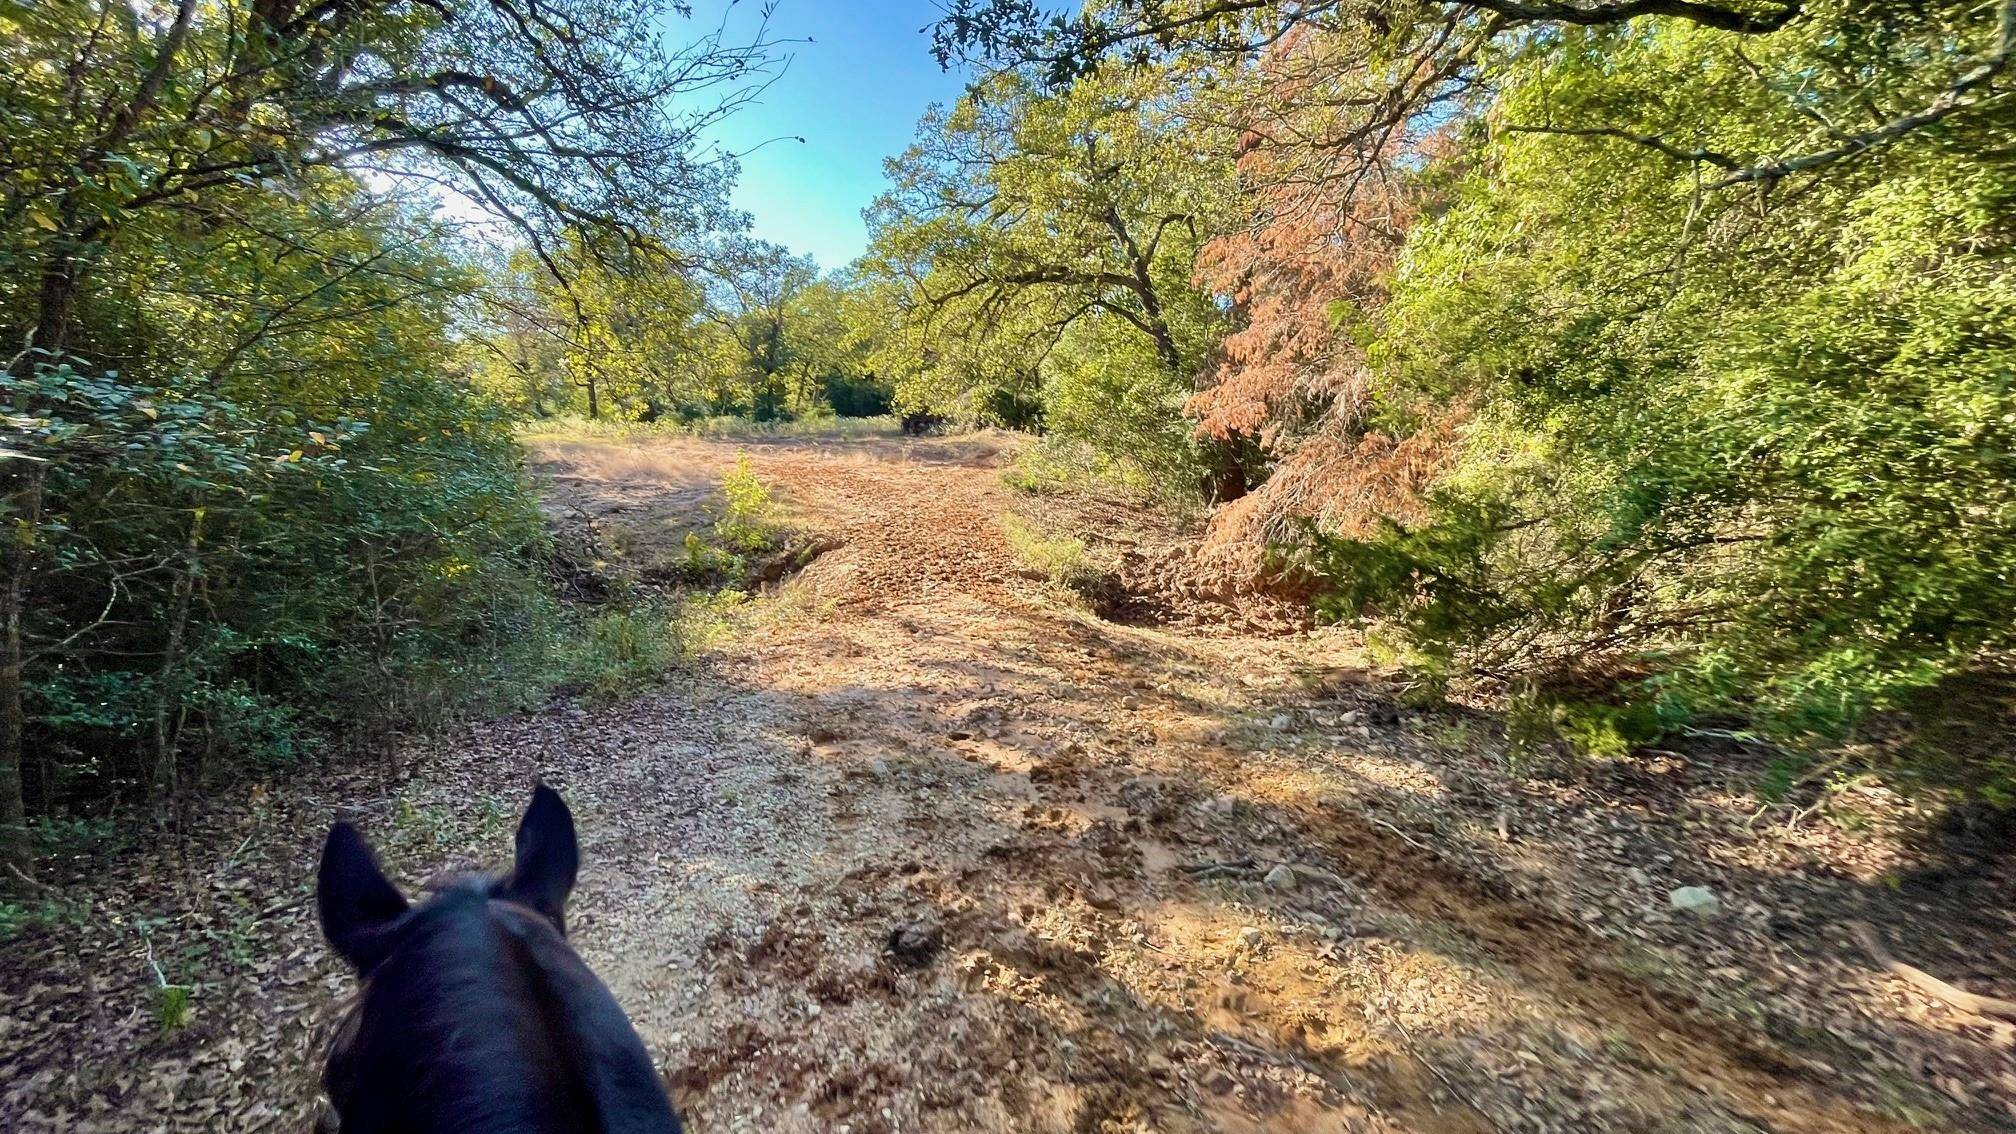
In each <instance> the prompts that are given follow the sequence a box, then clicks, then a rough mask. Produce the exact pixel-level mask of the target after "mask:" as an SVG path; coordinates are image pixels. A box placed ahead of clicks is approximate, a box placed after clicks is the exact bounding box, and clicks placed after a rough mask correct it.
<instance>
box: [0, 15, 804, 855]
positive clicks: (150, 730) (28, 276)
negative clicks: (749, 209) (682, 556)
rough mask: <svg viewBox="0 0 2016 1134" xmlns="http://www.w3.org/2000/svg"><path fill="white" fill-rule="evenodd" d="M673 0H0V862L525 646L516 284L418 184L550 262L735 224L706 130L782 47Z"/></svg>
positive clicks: (412, 714)
mask: <svg viewBox="0 0 2016 1134" xmlns="http://www.w3.org/2000/svg"><path fill="white" fill-rule="evenodd" d="M676 7H677V6H676V5H664V4H658V3H656V2H654V0H540V2H539V3H536V4H521V3H519V2H518V0H429V2H427V3H408V2H406V0H362V2H357V3H342V4H317V5H311V4H303V3H298V2H296V0H203V2H198V0H146V2H139V3H125V2H113V3H98V2H76V3H58V4H0V342H4V343H5V344H7V345H6V347H5V348H4V355H0V361H4V365H5V370H4V376H0V414H4V415H5V417H4V421H5V427H6V435H5V442H4V445H0V473H4V477H5V482H4V486H0V491H4V499H5V506H6V523H7V528H8V537H7V539H6V540H5V541H4V543H0V549H4V550H0V557H4V561H0V624H4V631H5V633H4V643H0V651H4V652H0V868H4V869H0V874H5V875H6V876H8V881H9V882H10V883H12V882H13V881H16V880H18V876H19V874H20V873H21V872H22V870H23V868H24V865H25V863H26V861H27V852H28V849H29V848H28V846H27V839H28V832H29V827H28V825H27V824H26V822H25V820H26V818H27V817H28V816H30V815H33V814H40V815H45V816H46V815H61V814H64V813H65V812H66V811H67V810H68V809H69V807H70V806H71V805H72V804H78V803H102V802H104V801H107V800H120V799H126V800H140V799H151V800H161V801H168V802H171V803H172V802H175V801H178V800H180V799H183V798H186V794H187V793H186V792H182V791H178V787H179V786H180V785H183V784H185V783H187V782H189V781H190V780H191V779H193V778H195V777H200V776H203V775H205V774H206V773H209V772H211V771H214V770H216V769H218V768H220V767H224V766H241V767H242V766H243V765H245V763H246V762H248V761H285V760H288V759H292V758H294V757H295V756H296V755H297V754H298V753H299V751H300V750H301V748H302V746H303V745H306V744H311V743H327V742H330V741H332V740H338V741H349V742H353V743H356V744H358V745H360V746H363V747H366V748H379V747H382V741H383V739H384V735H385V733H386V732H387V731H388V730H390V729H393V728H396V727H399V726H402V725H406V724H409V723H412V722H414V721H416V720H418V721H424V720H426V719H429V718H430V717H433V716H437V715H439V714H440V713H441V712H444V711H446V710H448V709H450V708H453V707H455V706H457V705H461V704H465V703H467V702H469V701H470V700H471V699H473V698H476V697H478V696H479V695H480V696H493V697H494V696H508V695H509V692H510V689H511V686H512V682H513V681H514V680H520V679H521V678H522V674H520V673H519V672H518V666H519V663H520V662H523V661H526V660H527V658H526V655H527V652H528V651H532V650H535V649H536V647H537V645H538V643H539V640H540V637H541V634H542V633H544V632H546V631H547V630H549V629H550V626H549V625H548V623H549V622H550V617H549V615H550V607H549V605H548V604H547V602H546V599H545V596H544V588H543V583H542V580H541V576H540V563H539V555H540V545H541V541H542V539H543V532H542V528H541V525H540V524H539V522H538V516H537V512H536V510H535V509H534V507H533V506H532V503H531V500H530V498H529V495H528V494H527V492H526V490H525V486H524V484H523V482H522V476H521V472H520V466H519V459H518V454H517V449H516V446H515V444H514V443H513V442H512V440H511V438H510V436H509V434H508V432H507V422H506V421H505V420H504V417H503V415H501V414H500V413H499V412H498V411H497V409H496V408H495V407H493V406H492V405H491V404H490V403H489V402H487V401H486V400H484V399H482V398H480V397H478V396H477V395H476V394H475V393H474V392H473V391H472V388H471V386H470V384H469V383H468V382H467V381H466V380H465V377H464V376H465V375H466V374H467V373H468V371H469V370H470V368H471V365H472V363H471V362H470V356H471V355H472V353H473V352H475V351H477V349H478V348H477V346H476V340H475V337H474V336H473V334H472V330H471V329H472V328H481V327H484V326H488V325H490V324H492V323H494V322H497V321H501V320H504V319H507V318H509V316H508V314H506V313H505V311H506V309H507V308H508V306H509V305H510V299H511V297H509V296H508V295H499V294H494V293H492V292H490V291H488V290H487V289H485V288H483V287H482V283H483V282H484V276H485V275H486V274H487V273H486V270H485V268H484V266H483V265H481V264H479V263H477V262H476V261H475V260H474V259H472V253H471V251H470V245H469V244H468V243H467V242H466V241H464V240H461V239H459V238H458V235H457V233H456V232H455V231H454V226H453V225H452V224H451V223H450V222H448V221H446V220H444V219H442V218H443V217H445V216H449V215H452V213H453V210H448V211H443V210H440V209H437V208H436V201H435V198H434V196H429V195H427V194H426V193H424V192H422V191H424V190H433V191H434V193H435V194H436V195H438V196H439V197H441V198H443V199H447V200H451V201H460V202H462V204H463V206H464V209H463V211H464V212H471V211H473V210H476V209H481V210H482V211H483V212H484V213H487V214H488V216H489V217H490V218H491V220H490V223H491V224H492V225H494V226H498V227H500V228H501V229H502V230H503V231H505V232H508V233H509V234H511V237H512V239H513V240H515V242H516V243H517V244H518V246H520V247H522V248H524V249H525V250H526V251H525V255H526V256H527V257H529V258H531V259H532V260H534V261H537V262H539V263H542V264H543V265H545V266H546V267H547V268H548V269H549V271H550V272H551V273H552V278H553V279H554V280H555V281H556V282H555V284H554V286H556V287H558V286H560V285H559V284H558V283H557V280H559V279H562V278H566V277H567V276H569V275H570V274H571V275H574V276H580V275H584V274H587V275H592V273H589V272H588V271H587V268H588V266H589V265H602V264H615V263H620V262H622V260H623V258H624V257H628V256H636V255H648V254H652V250H653V249H656V248H658V247H660V246H661V245H662V244H664V243H665V240H666V238H669V237H675V236H676V237H677V238H679V239H681V240H683V241H685V242H687V243H694V242H699V241H703V240H705V239H709V238H710V237H709V236H708V234H710V233H713V232H717V231H722V230H725V229H730V228H732V222H733V216H732V214H730V213H729V212H728V210H727V208H726V205H725V201H724V193H725V189H726V186H727V184H728V180H729V178H730V177H731V176H732V173H733V170H732V165H731V164H726V163H722V162H720V161H718V160H715V159H711V158H709V157H707V155H706V154H705V153H704V151H703V150H702V149H701V148H700V147H699V146H698V138H699V136H700V132H701V131H702V130H704V128H705V127H706V125H707V124H708V123H709V122H710V121H712V120H713V119H714V118H715V117H716V116H717V115H719V114H720V113H724V112H726V111H727V110H731V109H733V106H734V104H735V102H736V101H737V99H738V98H740V97H741V95H740V93H739V92H740V91H742V90H744V89H745V88H744V87H743V86H741V85H739V84H740V82H741V80H742V79H743V78H744V77H745V76H747V75H749V74H751V73H754V72H757V71H760V69H761V68H762V67H763V66H765V65H766V61H767V59H768V56H767V53H766V50H765V45H764V44H763V43H762V42H761V40H760V37H759V39H758V41H757V42H755V43H753V44H739V45H738V44H731V43H726V42H723V41H722V40H721V39H720V37H719V36H718V35H713V36H703V37H702V38H700V39H698V40H697V41H695V42H694V43H692V44H691V45H689V46H686V47H683V48H679V49H676V50H673V49H668V48H666V47H665V46H664V45H663V44H662V43H661V42H660V41H659V38H658V32H657V31H656V30H655V28H656V26H657V21H658V19H659V17H660V16H662V15H666V14H668V13H670V12H672V11H673V9H675V8H676ZM682 107H683V108H686V109H684V110H681V109H679V108H682ZM567 258H572V260H574V261H575V263H573V264H568V263H562V262H561V261H562V260H563V259H567ZM570 267H571V268H574V269H576V270H574V271H572V272H571V273H570V272H569V271H568V269H569V268H570ZM590 282H591V283H592V280H591V281H590ZM577 294H579V292H578V291H577ZM590 295H591V298H590V299H589V300H588V302H593V300H592V291H591V292H590Z"/></svg>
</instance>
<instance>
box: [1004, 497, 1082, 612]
mask: <svg viewBox="0 0 2016 1134" xmlns="http://www.w3.org/2000/svg"><path fill="white" fill-rule="evenodd" d="M1001 533H1002V535H1003V536H1005V537H1006V538H1007V540H1008V549H1009V550H1010V551H1011V552H1013V553H1014V555H1015V559H1016V561H1017V562H1019V563H1020V564H1022V566H1023V568H1024V570H1026V571H1027V572H1028V573H1029V574H1031V575H1034V576H1035V577H1037V578H1039V579H1046V580H1048V581H1049V582H1050V583H1051V584H1052V585H1053V586H1057V587H1061V588H1063V589H1064V590H1066V591H1069V592H1071V593H1073V594H1076V595H1079V596H1081V597H1087V598H1090V597H1095V596H1097V595H1099V594H1100V593H1102V592H1103V590H1104V589H1105V588H1106V586H1107V584H1108V577H1107V572H1105V571H1104V570H1102V569H1101V568H1100V566H1099V564H1098V563H1097V562H1095V561H1094V559H1093V557H1092V555H1091V553H1090V551H1089V550H1088V549H1087V548H1086V546H1085V541H1084V540H1082V539H1079V538H1077V537H1075V536H1069V535H1049V534H1046V533H1045V532H1044V531H1043V530H1042V529H1040V528H1038V527H1037V526H1036V525H1035V524H1033V523H1031V522H1029V521H1028V520H1025V519H1023V518H1022V517H1021V516H1018V515H1015V514H1014V513H1013V512H1010V513H1007V514H1005V515H1003V516H1002V517H1001Z"/></svg>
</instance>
